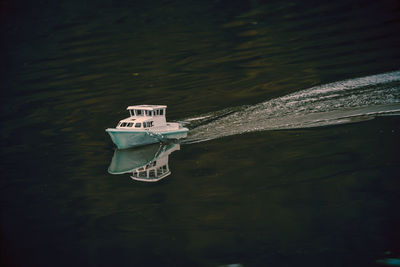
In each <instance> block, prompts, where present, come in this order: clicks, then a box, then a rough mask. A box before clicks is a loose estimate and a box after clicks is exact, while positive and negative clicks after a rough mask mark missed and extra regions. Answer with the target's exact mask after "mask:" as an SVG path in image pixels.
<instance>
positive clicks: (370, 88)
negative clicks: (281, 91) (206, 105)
mask: <svg viewBox="0 0 400 267" xmlns="http://www.w3.org/2000/svg"><path fill="white" fill-rule="evenodd" d="M399 112H400V71H393V72H388V73H383V74H377V75H371V76H367V77H362V78H355V79H348V80H344V81H339V82H334V83H329V84H325V85H319V86H315V87H312V88H309V89H305V90H302V91H299V92H295V93H293V94H289V95H286V96H282V97H279V98H275V99H271V100H268V101H265V102H262V103H259V104H256V105H252V106H241V107H235V108H229V109H224V110H221V111H217V112H213V113H209V114H205V115H201V116H197V117H196V118H189V119H186V120H184V121H183V123H184V124H186V125H187V126H188V127H189V128H190V129H191V131H190V133H189V136H188V139H187V140H186V142H187V143H194V142H202V141H206V140H212V139H215V138H220V137H223V136H229V135H235V134H242V133H247V132H253V131H264V130H280V129H296V128H307V127H318V126H325V125H335V124H342V123H349V122H354V121H360V120H366V119H371V118H373V117H374V116H377V115H381V114H398V113H399Z"/></svg>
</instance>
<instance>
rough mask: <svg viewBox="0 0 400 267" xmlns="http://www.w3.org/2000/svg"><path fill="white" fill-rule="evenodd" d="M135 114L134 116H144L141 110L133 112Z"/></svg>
mask: <svg viewBox="0 0 400 267" xmlns="http://www.w3.org/2000/svg"><path fill="white" fill-rule="evenodd" d="M135 112H136V116H143V115H144V113H143V110H141V109H137V110H135Z"/></svg>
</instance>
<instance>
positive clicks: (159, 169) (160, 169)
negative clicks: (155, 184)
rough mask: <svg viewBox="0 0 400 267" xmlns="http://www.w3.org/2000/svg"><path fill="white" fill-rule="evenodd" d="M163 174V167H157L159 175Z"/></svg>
mask: <svg viewBox="0 0 400 267" xmlns="http://www.w3.org/2000/svg"><path fill="white" fill-rule="evenodd" d="M161 174H163V170H162V167H160V168H158V169H157V176H160V175H161Z"/></svg>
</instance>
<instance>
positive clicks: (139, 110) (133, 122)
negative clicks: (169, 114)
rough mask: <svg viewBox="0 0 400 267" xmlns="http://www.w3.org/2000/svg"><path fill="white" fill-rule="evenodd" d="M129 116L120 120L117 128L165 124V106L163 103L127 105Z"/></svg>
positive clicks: (136, 128) (140, 127)
mask: <svg viewBox="0 0 400 267" xmlns="http://www.w3.org/2000/svg"><path fill="white" fill-rule="evenodd" d="M127 110H128V112H129V115H130V117H128V118H125V119H123V120H121V121H120V122H119V123H118V125H117V127H116V128H118V129H135V130H139V129H148V128H151V127H160V126H165V125H166V124H167V122H166V119H165V114H166V110H167V106H164V105H137V106H129V107H127Z"/></svg>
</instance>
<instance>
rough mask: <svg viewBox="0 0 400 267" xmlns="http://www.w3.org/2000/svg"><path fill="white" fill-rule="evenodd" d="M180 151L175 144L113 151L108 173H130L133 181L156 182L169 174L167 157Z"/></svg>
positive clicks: (178, 146)
mask: <svg viewBox="0 0 400 267" xmlns="http://www.w3.org/2000/svg"><path fill="white" fill-rule="evenodd" d="M176 150H180V145H179V144H175V143H161V144H153V145H147V146H142V147H138V148H131V149H123V150H119V149H117V150H115V152H114V155H113V158H112V160H111V163H110V166H109V167H108V172H109V173H110V174H124V173H132V175H131V176H130V177H131V178H132V179H133V180H137V181H143V182H157V181H159V180H161V179H163V178H165V177H167V176H168V175H170V174H171V171H170V170H169V166H168V158H169V155H170V154H171V153H172V152H174V151H176Z"/></svg>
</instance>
